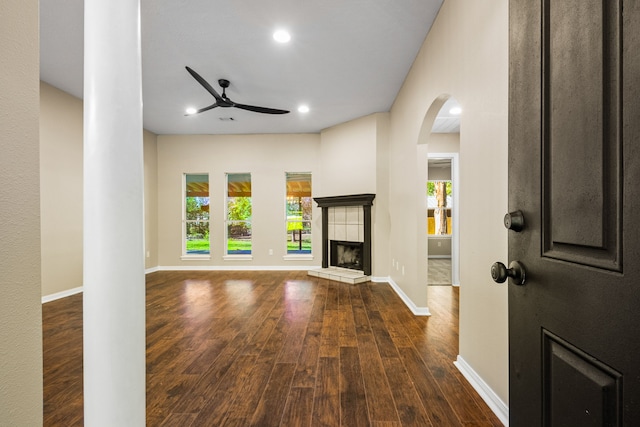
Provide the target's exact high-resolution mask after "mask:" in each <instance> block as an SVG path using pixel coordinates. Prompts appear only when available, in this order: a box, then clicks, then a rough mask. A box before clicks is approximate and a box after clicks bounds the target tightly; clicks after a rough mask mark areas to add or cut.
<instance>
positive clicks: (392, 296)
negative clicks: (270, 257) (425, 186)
mask: <svg viewBox="0 0 640 427" xmlns="http://www.w3.org/2000/svg"><path fill="white" fill-rule="evenodd" d="M429 288H430V289H429V290H428V292H429V301H430V303H429V305H430V307H432V310H433V315H432V316H431V317H428V318H425V317H416V316H414V315H413V314H412V313H411V311H410V310H409V309H408V308H407V307H406V306H405V304H404V303H403V302H402V300H401V299H400V298H399V297H398V296H397V295H396V293H395V292H394V291H393V289H392V288H391V287H390V286H389V285H387V284H384V283H363V284H359V285H350V284H346V283H339V282H333V281H329V280H326V279H319V278H313V277H310V276H307V274H306V272H304V271H288V272H287V271H250V272H248V271H223V272H221V271H218V272H211V271H176V272H157V273H152V274H149V275H147V297H146V298H147V301H146V303H147V304H146V320H147V327H146V332H147V342H146V357H147V376H146V377H147V395H146V397H147V399H146V401H147V402H146V403H147V412H146V413H147V425H149V426H151V427H156V426H162V425H164V426H171V425H176V426H177V425H179V426H185V427H195V426H198V427H199V426H206V427H209V426H242V427H246V426H247V425H261V426H262V425H265V426H270V425H274V426H275V425H281V426H286V427H289V426H296V427H297V426H305V427H306V426H310V425H314V426H331V427H334V426H336V427H337V426H340V427H341V426H380V427H391V426H393V427H397V426H401V425H402V426H411V425H426V426H429V423H432V425H433V426H438V427H440V426H460V425H475V426H499V425H501V424H500V422H499V420H498V419H497V417H496V416H495V414H493V413H492V412H491V410H490V409H489V408H488V406H487V405H486V404H485V403H484V402H483V401H482V399H481V398H480V396H479V395H478V394H477V393H476V392H475V390H473V389H472V388H471V386H470V385H469V384H468V382H467V381H466V380H465V379H464V377H463V376H462V375H461V373H460V372H459V371H458V370H457V368H456V367H455V366H454V365H453V363H452V362H453V360H455V358H456V357H457V354H458V324H457V322H458V320H457V319H458V298H459V295H458V290H457V288H456V289H453V288H451V287H446V286H440V287H429ZM42 319H43V363H44V387H43V397H44V405H43V406H44V414H43V420H44V426H65V427H66V426H81V425H82V424H83V396H82V389H83V388H82V295H81V294H80V295H73V296H71V297H67V298H64V299H61V300H57V301H53V302H50V303H47V304H44V305H43V311H42Z"/></svg>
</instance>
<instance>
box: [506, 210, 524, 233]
mask: <svg viewBox="0 0 640 427" xmlns="http://www.w3.org/2000/svg"><path fill="white" fill-rule="evenodd" d="M504 226H505V227H506V228H507V230H513V231H516V232H517V231H522V230H523V229H524V215H523V214H522V211H515V212H509V213H508V214H506V215H505V216H504Z"/></svg>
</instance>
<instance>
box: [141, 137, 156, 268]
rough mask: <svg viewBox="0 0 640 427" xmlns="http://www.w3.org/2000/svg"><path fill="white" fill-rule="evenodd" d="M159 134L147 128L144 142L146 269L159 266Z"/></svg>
mask: <svg viewBox="0 0 640 427" xmlns="http://www.w3.org/2000/svg"><path fill="white" fill-rule="evenodd" d="M157 138H158V137H157V136H156V134H154V133H151V132H149V131H147V130H145V131H144V133H143V144H144V236H145V238H144V246H145V262H144V267H145V268H146V269H152V268H154V267H157V266H158V147H157Z"/></svg>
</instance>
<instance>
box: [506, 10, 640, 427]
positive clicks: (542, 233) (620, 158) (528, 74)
mask: <svg viewBox="0 0 640 427" xmlns="http://www.w3.org/2000/svg"><path fill="white" fill-rule="evenodd" d="M639 4H640V2H637V1H633V2H631V1H626V2H624V1H622V0H620V1H615V0H612V1H608V0H607V1H605V0H599V1H596V0H536V1H532V0H512V1H511V2H510V78H509V103H510V104H509V210H510V211H516V210H521V211H522V212H523V214H524V217H525V228H524V229H523V230H522V231H521V232H515V231H509V261H513V260H517V261H520V262H521V263H522V265H523V266H524V268H525V269H526V277H527V280H526V282H525V284H524V285H523V286H516V285H514V284H513V283H511V284H509V352H510V402H509V406H510V408H509V412H510V425H511V426H515V427H518V426H539V425H545V426H547V425H549V426H562V427H566V426H569V427H570V426H589V425H597V426H602V425H605V426H610V425H611V426H618V425H629V426H631V425H640V314H638V313H640V243H639V241H640V227H639V225H638V224H640V210H639V209H640V191H639V190H638V188H640V181H638V180H639V179H640V174H639V171H640V152H639V146H640V59H639V58H640V54H639V52H640V50H639V49H640V6H639ZM623 261H624V262H623Z"/></svg>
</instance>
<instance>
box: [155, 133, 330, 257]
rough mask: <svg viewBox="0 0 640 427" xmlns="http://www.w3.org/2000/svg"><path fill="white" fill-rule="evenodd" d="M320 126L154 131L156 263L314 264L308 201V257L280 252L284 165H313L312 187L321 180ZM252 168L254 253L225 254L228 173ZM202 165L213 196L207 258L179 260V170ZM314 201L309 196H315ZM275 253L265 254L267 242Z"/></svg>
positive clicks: (316, 233)
mask: <svg viewBox="0 0 640 427" xmlns="http://www.w3.org/2000/svg"><path fill="white" fill-rule="evenodd" d="M319 145H320V136H319V135H318V134H290V135H226V136H220V135H159V136H158V251H159V253H158V257H159V258H158V264H159V265H160V266H161V267H176V266H177V267H181V268H182V267H190V268H198V267H200V268H212V267H213V266H215V267H217V268H220V267H222V268H238V267H251V268H255V267H259V266H267V267H269V266H289V267H291V268H296V267H304V266H311V265H320V261H321V255H320V254H321V241H320V239H321V226H322V223H321V222H320V210H319V209H317V208H314V211H313V224H312V233H313V235H312V245H313V247H312V251H313V255H314V259H313V260H307V259H304V260H284V259H283V256H284V255H286V240H285V239H286V228H285V173H286V172H311V174H312V178H311V179H312V185H313V194H314V195H315V194H316V186H317V185H318V181H319V179H318V178H319V169H318V152H319ZM234 172H250V173H251V185H252V189H251V191H252V205H253V218H252V233H253V248H252V255H253V259H252V260H241V261H238V260H233V261H228V260H227V261H225V260H223V258H222V257H223V256H224V255H225V253H224V250H225V240H224V239H225V237H224V223H223V219H224V215H225V198H226V175H225V174H226V173H234ZM184 173H208V174H209V192H210V197H211V203H210V215H211V221H212V222H211V227H210V236H211V259H210V260H204V261H200V260H198V261H183V260H181V259H180V257H181V255H182V225H181V224H182V197H183V195H182V194H183V193H182V175H183V174H184ZM314 205H315V204H314ZM270 249H271V250H273V255H269V250H270Z"/></svg>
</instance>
